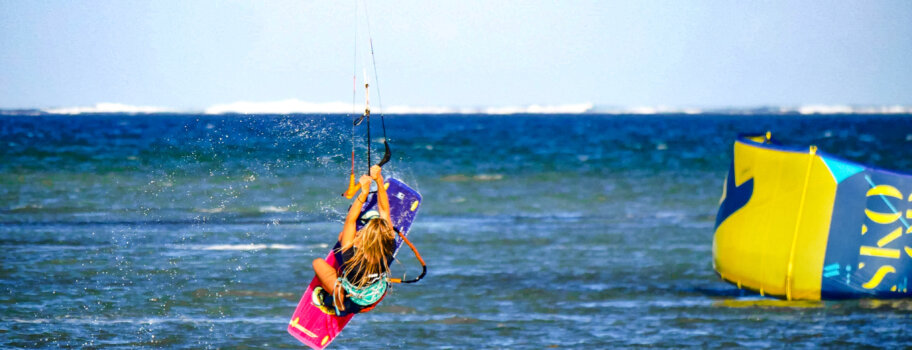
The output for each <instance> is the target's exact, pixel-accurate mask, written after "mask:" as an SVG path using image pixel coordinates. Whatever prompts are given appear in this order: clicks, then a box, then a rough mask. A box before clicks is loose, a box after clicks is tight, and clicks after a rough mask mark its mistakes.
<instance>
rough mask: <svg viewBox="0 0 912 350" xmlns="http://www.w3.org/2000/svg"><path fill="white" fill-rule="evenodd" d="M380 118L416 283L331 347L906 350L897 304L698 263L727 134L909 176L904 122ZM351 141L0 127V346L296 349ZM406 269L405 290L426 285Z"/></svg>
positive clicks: (260, 129) (337, 120)
mask: <svg viewBox="0 0 912 350" xmlns="http://www.w3.org/2000/svg"><path fill="white" fill-rule="evenodd" d="M386 122H387V128H388V132H389V138H390V142H391V146H392V148H393V152H394V154H393V161H392V162H391V163H390V165H389V166H388V167H387V168H386V170H385V172H386V173H387V176H395V177H398V178H400V179H403V180H404V181H406V182H407V183H410V184H412V185H413V186H414V187H415V188H416V189H418V190H419V191H420V192H421V193H422V194H423V196H424V205H423V207H422V211H421V212H420V213H419V217H418V219H417V221H416V222H415V225H414V226H413V227H412V231H411V237H412V241H413V242H414V243H415V244H416V245H417V246H418V248H419V249H420V251H421V253H422V256H423V257H424V259H425V260H426V261H427V264H428V276H427V277H426V278H425V279H424V280H423V281H422V282H420V283H418V284H415V285H401V286H395V287H394V289H393V291H392V293H391V294H390V295H389V296H387V298H386V299H385V300H384V302H383V303H382V304H381V305H380V306H379V307H377V308H376V309H375V310H374V311H373V312H371V313H368V314H364V315H359V316H357V317H356V318H355V319H354V320H353V321H352V322H351V324H350V325H349V326H348V327H347V328H346V329H345V331H344V332H343V333H342V334H341V335H340V336H339V338H337V339H336V341H335V342H334V343H333V345H332V347H333V348H338V349H361V348H378V349H386V348H406V349H410V348H415V349H420V348H443V349H474V348H492V349H497V348H515V349H542V348H571V349H597V348H613V347H622V348H626V347H666V348H685V347H694V348H706V347H736V346H737V347H772V348H782V347H815V346H824V347H831V348H848V347H853V348H854V347H909V346H912V331H910V329H912V301H910V300H888V301H883V300H845V301H826V302H813V303H812V302H785V301H780V300H776V299H770V298H764V297H760V296H758V295H756V294H752V293H749V292H744V291H740V290H738V289H737V288H735V287H734V286H732V285H729V284H727V283H724V282H722V281H720V279H719V278H718V277H717V276H716V275H715V273H714V272H713V270H712V263H711V258H712V257H711V254H712V252H711V245H712V235H713V224H714V220H715V213H716V210H717V205H718V200H719V197H720V195H721V192H722V184H723V177H724V175H725V172H726V171H727V169H728V166H729V162H730V161H731V154H730V152H731V143H732V141H733V140H734V138H735V137H736V136H737V134H738V133H743V132H765V131H767V130H771V131H772V132H773V135H774V137H775V138H778V139H780V140H781V141H783V142H785V143H789V144H795V145H803V144H812V143H813V144H816V145H818V146H819V147H820V148H821V149H822V150H824V151H826V152H829V153H831V154H836V155H839V156H842V157H844V158H847V159H851V160H856V161H860V162H863V163H867V164H873V165H877V166H880V167H883V168H888V169H893V170H897V171H902V172H912V152H910V151H909V150H910V149H912V116H908V115H903V116H877V115H874V116H800V115H787V116H762V115H761V116H731V115H699V116H695V115H692V116H688V115H656V116H601V115H567V116H564V115H534V116H486V115H479V116H463V115H452V116H447V115H445V116H419V115H416V116H392V117H388V119H387V120H386ZM349 125H350V124H349V122H348V119H347V118H345V117H344V116H336V115H331V116H204V115H153V116H130V115H80V116H27V117H26V116H22V117H19V116H0V247H2V249H3V252H4V254H3V255H2V257H0V262H2V264H0V311H2V315H3V317H2V318H0V347H2V348H60V347H79V348H96V347H97V348H107V347H114V348H133V347H166V348H193V349H197V348H299V347H301V344H299V343H298V341H297V340H295V339H294V338H293V337H291V336H290V335H288V334H287V333H286V331H285V329H286V326H287V324H288V320H289V318H290V316H291V314H292V312H293V311H294V308H295V305H296V304H297V302H298V300H299V299H300V297H301V293H303V291H304V290H305V288H306V285H307V283H308V282H309V280H310V278H311V277H312V271H311V268H310V262H311V260H313V259H314V258H316V257H322V256H324V255H325V254H326V252H327V250H328V249H329V246H330V245H331V244H332V243H333V240H334V239H335V237H336V235H337V234H338V231H339V229H340V228H341V219H342V217H343V215H344V211H345V209H346V208H347V205H348V203H347V201H346V200H344V199H343V198H342V197H340V196H339V193H341V191H342V190H343V189H344V187H345V186H346V182H347V180H348V179H347V176H348V168H349V166H350V163H349V162H350V159H349V153H350V152H351V143H350V133H351V129H350V127H349ZM374 126H375V127H376V126H378V125H376V124H375V125H374ZM374 131H375V132H376V131H379V128H374ZM358 133H359V134H360V135H363V129H359V130H358ZM375 136H379V133H378V134H375ZM357 141H358V142H357V149H356V152H357V154H358V156H357V163H356V165H357V166H358V167H359V169H361V170H363V169H364V168H365V164H366V160H365V157H364V147H365V146H364V142H363V139H360V138H359V139H358V140H357ZM375 141H376V139H375ZM375 146H376V148H375V152H379V151H380V150H381V148H380V144H375ZM375 156H376V154H375ZM375 161H376V160H375ZM399 258H400V260H401V264H400V263H397V264H395V265H394V267H393V268H394V271H395V273H396V274H399V275H401V274H403V273H406V274H408V275H410V276H413V275H414V274H416V273H417V272H419V271H420V267H419V265H418V264H417V262H416V261H415V260H414V259H413V257H412V255H411V253H410V252H408V251H402V252H401V253H400V255H399Z"/></svg>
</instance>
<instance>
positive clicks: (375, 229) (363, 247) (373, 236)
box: [342, 218, 396, 289]
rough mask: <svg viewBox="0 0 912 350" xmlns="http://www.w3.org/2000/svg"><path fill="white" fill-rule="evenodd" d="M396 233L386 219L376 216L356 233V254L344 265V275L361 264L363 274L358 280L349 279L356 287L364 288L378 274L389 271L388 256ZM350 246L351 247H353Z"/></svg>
mask: <svg viewBox="0 0 912 350" xmlns="http://www.w3.org/2000/svg"><path fill="white" fill-rule="evenodd" d="M395 239H396V233H395V231H394V230H393V227H392V226H391V225H390V224H389V222H387V221H386V220H384V219H380V218H374V219H371V220H370V221H368V222H367V224H365V225H364V227H362V228H361V230H360V231H358V234H357V235H355V240H354V244H355V245H357V246H358V249H357V250H355V254H354V256H352V258H351V259H348V261H346V262H345V264H343V265H342V271H344V272H343V273H342V275H343V276H345V275H348V274H349V273H350V272H351V271H352V270H353V269H354V268H355V267H356V266H360V269H361V276H360V278H359V279H358V280H357V281H349V282H350V283H351V284H353V285H355V286H356V287H358V288H359V289H360V288H364V287H365V286H367V285H369V284H370V283H371V282H373V281H374V280H375V279H376V277H377V276H382V275H383V274H386V273H387V272H389V262H388V261H387V260H386V258H387V257H388V256H390V255H392V254H393V252H392V251H391V249H393V241H394V240H395ZM353 248H354V246H353V247H350V248H349V249H353Z"/></svg>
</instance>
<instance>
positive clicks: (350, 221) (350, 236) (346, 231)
mask: <svg viewBox="0 0 912 350" xmlns="http://www.w3.org/2000/svg"><path fill="white" fill-rule="evenodd" d="M370 181H371V178H370V177H369V176H367V175H362V176H361V178H360V179H358V184H360V185H361V193H359V194H358V196H357V197H355V201H354V202H352V205H351V207H349V208H348V215H346V216H345V225H344V226H342V232H340V233H339V242H341V243H342V249H343V250H344V249H348V248H351V246H352V242H353V241H354V239H355V232H357V230H356V228H355V224H356V223H357V222H358V215H360V214H361V206H362V205H364V202H365V201H367V194H368V193H369V192H370Z"/></svg>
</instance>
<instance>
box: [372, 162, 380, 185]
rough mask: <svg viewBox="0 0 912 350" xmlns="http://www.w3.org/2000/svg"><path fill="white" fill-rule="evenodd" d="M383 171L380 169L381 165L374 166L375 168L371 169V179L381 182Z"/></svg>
mask: <svg viewBox="0 0 912 350" xmlns="http://www.w3.org/2000/svg"><path fill="white" fill-rule="evenodd" d="M381 170H382V168H380V166H379V165H374V166H372V167H371V168H370V177H371V179H374V181H380V177H381V174H380V171H381Z"/></svg>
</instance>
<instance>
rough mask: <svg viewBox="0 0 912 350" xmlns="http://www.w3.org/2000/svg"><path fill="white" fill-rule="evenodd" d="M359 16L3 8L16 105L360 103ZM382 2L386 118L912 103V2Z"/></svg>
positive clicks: (219, 7)
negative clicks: (496, 110) (528, 109)
mask: <svg viewBox="0 0 912 350" xmlns="http://www.w3.org/2000/svg"><path fill="white" fill-rule="evenodd" d="M355 3H356V2H355V1H354V0H348V1H269V2H260V1H257V2H254V1H203V0H194V1H16V0H0V108H47V107H66V106H87V105H94V104H96V103H99V102H116V103H124V104H129V105H140V106H165V107H171V108H177V109H203V108H206V107H208V106H212V105H216V104H225V103H231V102H235V101H276V100H283V99H299V100H302V101H310V102H336V101H337V102H348V103H350V102H351V99H352V92H351V91H352V82H351V78H352V72H353V65H354V64H355V61H356V59H355V51H354V50H355V47H358V49H359V50H362V51H361V52H362V53H363V52H365V51H364V50H366V49H367V43H366V40H360V41H358V43H359V44H358V45H356V44H355V42H356V39H355V37H356V36H355V34H356V28H361V29H362V32H363V29H364V28H365V26H366V20H365V17H364V16H363V13H362V14H361V15H356V14H357V12H356V11H355ZM366 6H367V8H368V10H369V11H368V13H369V14H370V25H371V33H372V36H373V41H374V46H375V49H376V61H377V67H378V74H379V77H380V86H381V87H382V97H383V103H384V104H385V105H411V106H502V105H530V104H544V105H560V104H573V103H583V102H589V103H594V104H596V105H606V106H657V105H664V106H679V107H684V106H695V107H727V106H734V107H749V106H759V105H800V104H857V105H897V104H898V105H912V24H910V23H912V22H910V21H912V1H626V2H614V1H558V2H554V1H509V2H508V1H465V0H464V1H389V0H384V1H369V2H367V4H366ZM356 19H357V20H356ZM363 37H364V35H362V38H363ZM363 59H364V58H363V57H362V58H361V59H359V60H358V64H359V65H360V64H361V63H362V61H363ZM361 72H362V70H361V69H360V68H359V69H358V75H361ZM369 74H370V75H373V73H369ZM372 80H373V79H372Z"/></svg>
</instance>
